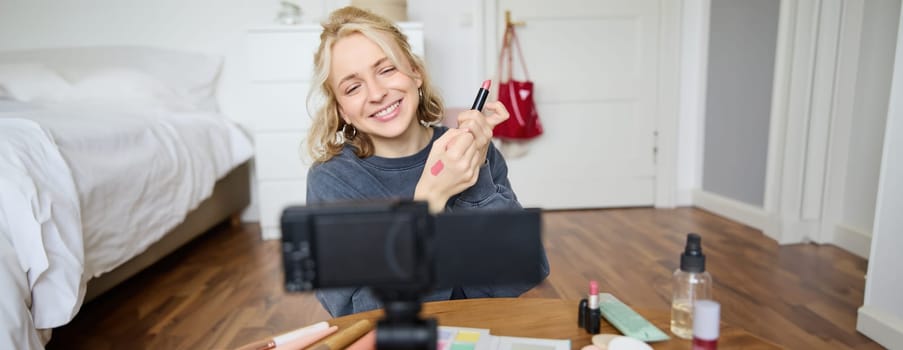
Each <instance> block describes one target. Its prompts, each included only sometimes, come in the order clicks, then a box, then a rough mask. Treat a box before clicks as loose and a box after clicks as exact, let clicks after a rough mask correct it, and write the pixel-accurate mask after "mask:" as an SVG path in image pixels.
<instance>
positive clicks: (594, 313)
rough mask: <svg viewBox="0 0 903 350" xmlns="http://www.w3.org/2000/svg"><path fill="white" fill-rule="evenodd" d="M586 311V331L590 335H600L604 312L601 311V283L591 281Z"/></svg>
mask: <svg viewBox="0 0 903 350" xmlns="http://www.w3.org/2000/svg"><path fill="white" fill-rule="evenodd" d="M588 304H589V305H588V308H587V311H586V320H585V321H584V324H586V331H587V332H589V334H599V331H600V328H601V327H602V311H600V310H599V283H598V282H596V281H589V302H588Z"/></svg>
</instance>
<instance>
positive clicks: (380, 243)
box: [313, 213, 418, 286]
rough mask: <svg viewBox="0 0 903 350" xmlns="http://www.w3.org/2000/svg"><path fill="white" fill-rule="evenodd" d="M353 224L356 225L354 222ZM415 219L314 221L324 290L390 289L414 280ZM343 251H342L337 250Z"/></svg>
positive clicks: (376, 216)
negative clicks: (344, 287)
mask: <svg viewBox="0 0 903 350" xmlns="http://www.w3.org/2000/svg"><path fill="white" fill-rule="evenodd" d="M352 221H353V222H352ZM416 224H417V221H416V218H415V217H414V215H412V214H410V213H399V214H396V215H386V214H384V213H379V214H359V215H356V216H354V217H353V220H351V218H350V217H349V216H347V215H345V216H338V215H332V216H323V217H318V218H317V219H316V220H315V221H314V225H313V226H314V230H315V231H316V232H322V233H324V234H318V235H316V237H315V239H316V242H315V243H314V244H315V252H317V257H316V258H317V272H318V273H317V276H318V277H319V282H320V284H321V285H324V286H343V285H347V286H360V285H371V284H379V285H391V284H396V283H397V284H402V283H404V282H410V281H412V280H413V278H414V273H415V271H414V266H415V258H416V257H415V252H417V250H418V249H417V237H416V236H415V235H416V227H417V226H416ZM336 247H341V249H336Z"/></svg>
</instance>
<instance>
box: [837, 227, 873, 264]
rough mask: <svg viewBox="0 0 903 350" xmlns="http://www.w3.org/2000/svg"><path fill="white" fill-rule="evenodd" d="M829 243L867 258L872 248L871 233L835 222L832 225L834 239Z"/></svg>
mask: <svg viewBox="0 0 903 350" xmlns="http://www.w3.org/2000/svg"><path fill="white" fill-rule="evenodd" d="M831 243H833V244H834V245H836V246H838V247H840V248H842V249H844V250H846V251H848V252H850V253H853V254H856V255H858V256H859V257H860V258H865V259H868V258H869V252H870V251H871V248H872V235H871V234H870V233H869V232H865V231H863V230H860V229H856V228H853V227H849V226H846V225H843V224H837V225H834V240H833V241H832V242H831Z"/></svg>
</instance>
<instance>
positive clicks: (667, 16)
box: [473, 0, 683, 208]
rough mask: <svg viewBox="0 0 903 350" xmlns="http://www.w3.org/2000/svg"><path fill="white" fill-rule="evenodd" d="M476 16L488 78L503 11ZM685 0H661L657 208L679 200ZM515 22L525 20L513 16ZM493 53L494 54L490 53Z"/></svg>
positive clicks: (495, 1) (493, 3) (493, 6)
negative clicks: (682, 46)
mask: <svg viewBox="0 0 903 350" xmlns="http://www.w3.org/2000/svg"><path fill="white" fill-rule="evenodd" d="M473 4H474V5H473V6H474V13H478V14H482V16H483V18H482V19H481V20H480V19H479V18H478V19H477V21H475V22H476V26H475V28H474V33H475V35H476V36H477V37H475V38H474V40H475V41H474V42H476V43H481V45H479V47H480V52H479V53H478V54H479V55H480V57H483V60H482V64H481V66H480V67H478V70H479V71H480V72H481V76H488V75H487V74H489V73H490V71H491V69H490V68H489V67H493V66H494V65H495V64H497V60H498V57H497V56H496V54H495V53H497V52H499V49H500V46H501V43H500V38H497V37H496V34H495V28H498V26H499V25H500V23H499V22H500V19H501V18H502V17H503V16H504V9H500V8H499V0H487V1H479V0H475V1H474V2H473ZM682 6H683V0H680V1H672V0H659V9H660V12H659V24H660V25H659V40H658V52H659V53H660V55H659V59H658V63H657V66H658V72H659V74H658V79H659V84H658V103H657V106H656V108H655V110H656V117H655V121H654V125H655V130H654V131H655V132H656V137H655V145H654V147H655V149H654V150H653V151H654V152H655V189H654V191H655V199H654V203H653V205H654V206H655V207H656V208H673V207H674V206H675V205H676V200H677V145H678V138H677V127H678V116H679V113H680V97H681V96H680V68H681V66H680V48H681V22H682V13H681V7H682ZM512 17H513V18H512V20H514V21H526V22H527V24H526V25H529V18H526V19H525V18H518V17H517V14H516V13H515V14H512ZM490 53H492V54H490Z"/></svg>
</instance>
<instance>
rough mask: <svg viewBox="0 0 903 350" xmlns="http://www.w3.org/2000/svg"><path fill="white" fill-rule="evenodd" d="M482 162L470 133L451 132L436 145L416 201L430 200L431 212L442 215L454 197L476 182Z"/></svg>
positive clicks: (461, 130) (419, 186) (417, 189)
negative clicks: (446, 204) (449, 200)
mask: <svg viewBox="0 0 903 350" xmlns="http://www.w3.org/2000/svg"><path fill="white" fill-rule="evenodd" d="M482 159H483V158H482V157H481V155H480V154H479V153H478V147H477V145H476V143H475V142H474V135H473V134H472V133H471V131H470V130H468V129H448V131H446V132H445V134H443V135H442V136H440V137H439V138H438V139H436V141H435V142H433V148H432V150H430V155H429V156H428V157H427V160H426V165H425V166H424V167H423V173H422V174H421V175H420V181H418V182H417V187H416V188H415V189H414V199H415V200H425V201H427V202H428V203H429V206H430V212H432V213H439V212H441V211H442V210H443V209H444V208H445V203H446V202H448V199H449V198H451V196H454V195H456V194H458V193H461V192H462V191H464V190H466V189H468V188H470V187H471V186H473V185H474V184H475V183H476V182H477V177H478V176H479V174H480V165H482V162H483V160H482Z"/></svg>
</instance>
